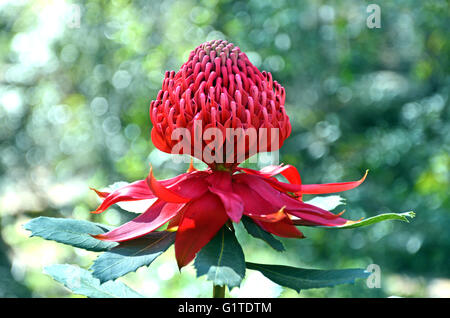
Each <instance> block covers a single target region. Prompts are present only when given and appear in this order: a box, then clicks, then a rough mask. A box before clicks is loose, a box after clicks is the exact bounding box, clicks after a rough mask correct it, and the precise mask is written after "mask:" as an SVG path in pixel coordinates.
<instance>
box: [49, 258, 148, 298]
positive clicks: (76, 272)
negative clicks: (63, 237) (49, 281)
mask: <svg viewBox="0 0 450 318" xmlns="http://www.w3.org/2000/svg"><path fill="white" fill-rule="evenodd" d="M44 273H45V274H47V275H49V276H51V277H52V278H53V279H54V280H56V281H57V282H59V283H61V284H63V285H64V286H66V287H67V288H68V289H70V290H71V291H72V292H73V293H74V294H78V295H83V296H87V297H90V298H142V297H143V296H142V295H141V294H139V293H138V292H136V291H134V290H133V289H131V288H130V287H128V286H127V285H125V284H124V283H122V282H112V281H110V282H107V283H104V284H100V281H99V280H98V279H97V278H95V277H93V276H92V274H91V273H90V272H89V271H87V270H85V269H82V268H80V267H78V266H74V265H69V264H56V265H50V266H47V267H45V268H44Z"/></svg>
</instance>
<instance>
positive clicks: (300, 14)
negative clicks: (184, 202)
mask: <svg viewBox="0 0 450 318" xmlns="http://www.w3.org/2000/svg"><path fill="white" fill-rule="evenodd" d="M370 3H371V2H367V1H356V0H355V1H350V0H345V1H311V0H309V1H290V0H276V1H273V0H252V1H225V0H223V1H220V0H215V1H206V0H205V1H199V2H196V1H190V0H187V1H171V0H165V1H133V2H131V1H117V0H115V1H106V0H105V1H80V2H77V1H74V2H64V1H62V0H54V1H0V154H1V156H0V221H1V238H0V297H5V296H8V297H9V296H18V297H70V293H69V292H68V291H67V290H65V289H64V288H63V287H61V286H59V285H58V284H57V283H56V282H54V281H53V280H52V279H51V278H49V277H48V276H46V275H44V274H43V273H42V269H43V267H44V266H46V265H50V264H54V263H70V264H78V265H80V266H82V267H85V268H87V267H89V266H90V265H91V264H92V261H93V260H94V259H95V257H96V254H95V253H91V252H85V251H82V250H79V249H75V248H72V247H67V246H63V245H60V244H58V243H54V242H49V241H44V240H43V239H40V238H31V239H29V238H28V234H29V233H28V232H27V231H25V230H23V229H22V225H23V224H24V223H26V222H27V221H28V220H30V219H31V218H34V217H37V216H40V215H45V216H51V217H64V218H75V219H87V220H92V221H95V222H101V223H105V224H109V225H117V224H119V223H120V222H122V221H123V220H121V217H120V214H119V210H118V208H117V207H115V208H111V209H109V210H108V211H107V212H105V213H103V214H102V215H92V214H90V213H89V211H91V210H94V209H95V207H96V206H97V204H98V200H97V198H96V196H95V194H94V193H93V192H91V191H89V186H91V187H96V188H100V189H101V188H103V187H105V186H107V185H109V184H111V183H113V182H116V181H128V182H131V181H134V180H137V179H142V178H143V177H145V176H146V174H147V173H148V168H149V163H150V162H151V163H152V164H153V166H154V173H155V175H156V177H157V178H165V177H171V176H175V175H176V174H178V173H180V172H181V171H183V170H184V169H185V168H186V167H187V165H184V164H179V165H174V164H173V163H172V162H171V161H170V159H169V158H167V156H165V155H163V154H162V153H160V152H159V151H157V150H155V148H154V146H153V145H152V143H151V140H150V137H149V136H150V133H149V131H150V128H151V124H150V120H149V116H148V108H149V104H150V101H151V100H152V99H154V98H155V97H156V94H157V92H158V90H159V89H160V88H161V83H162V79H163V74H164V72H165V71H166V70H178V69H179V67H180V66H181V65H182V63H183V62H184V61H185V60H186V59H187V57H188V55H189V52H190V51H191V50H192V49H194V48H195V47H196V46H198V45H199V44H201V43H202V42H204V41H206V40H212V39H218V38H222V39H227V40H229V41H231V42H233V43H235V44H236V45H238V46H239V47H240V48H241V49H242V50H243V51H244V52H246V53H247V54H248V56H249V58H250V60H251V61H252V62H253V63H254V64H255V65H256V66H257V67H258V68H259V69H260V70H267V71H270V72H272V74H273V76H274V78H275V79H276V80H277V81H278V82H280V83H281V84H282V85H283V86H284V87H285V88H286V92H287V101H286V108H287V113H288V115H289V116H290V119H291V123H292V127H293V131H292V135H291V136H290V138H289V139H288V140H287V141H286V143H285V145H284V146H283V148H282V150H281V154H280V156H281V158H280V159H281V161H282V162H284V163H288V164H293V165H295V166H296V167H297V168H298V169H299V171H300V173H301V175H302V179H303V181H304V182H305V183H323V182H338V181H351V180H357V179H359V178H360V177H361V176H362V174H363V173H364V171H365V169H370V173H369V176H368V178H367V180H366V181H365V183H364V184H363V185H361V186H360V187H359V188H357V189H355V190H352V191H349V192H345V193H343V194H342V196H343V197H345V198H346V202H347V205H346V207H345V208H346V211H347V212H346V214H345V215H346V217H347V218H350V219H359V218H361V217H369V216H373V215H375V214H378V213H384V212H404V211H409V210H414V211H415V212H416V215H417V216H416V218H415V219H413V220H412V222H411V223H409V224H407V223H402V222H395V221H392V222H384V223H379V224H376V225H374V226H372V227H367V228H360V229H354V230H341V231H339V230H326V229H313V228H306V229H304V233H305V235H306V236H307V239H305V240H289V239H285V240H283V242H284V243H285V245H286V247H287V252H284V253H282V254H280V253H278V252H276V251H274V250H271V249H270V247H267V246H266V245H264V243H262V242H260V241H257V240H255V239H252V238H250V237H249V236H247V235H245V233H244V232H242V231H239V233H240V234H239V235H240V236H239V239H240V240H241V243H242V244H243V245H244V251H245V255H246V258H247V259H248V260H249V261H253V262H261V263H276V264H282V265H291V266H300V267H309V268H322V269H332V268H351V267H362V268H366V267H367V266H368V265H369V264H377V265H379V267H380V270H381V288H368V287H367V286H366V283H365V281H361V280H360V281H358V282H357V283H356V284H355V285H344V286H339V287H335V288H325V289H315V290H309V291H304V292H301V294H300V297H312V296H318V297H388V296H403V297H410V296H413V297H414V296H416V297H417V296H420V297H442V296H445V297H450V266H449V265H450V234H449V233H450V231H449V228H450V218H449V216H450V200H449V179H450V176H449V170H450V154H449V153H450V107H449V88H450V61H449V57H450V38H449V36H448V27H449V24H450V8H449V4H448V1H443V0H442V1H439V0H435V1H418V0H416V1H380V2H379V3H378V4H379V5H380V7H381V28H379V29H377V28H374V29H370V28H368V27H367V26H366V19H367V17H368V16H369V13H367V12H366V9H367V6H368V4H370ZM74 5H75V6H74ZM77 8H79V9H80V13H81V17H80V24H79V25H76V22H77V21H76V12H77ZM239 230H242V228H241V227H240V228H239ZM173 254H174V252H173V248H171V249H169V250H168V252H166V253H165V254H164V255H163V256H162V257H160V258H159V259H158V260H157V261H155V262H154V263H153V264H152V265H151V267H150V269H147V268H143V269H140V270H138V272H137V273H131V274H128V275H127V276H126V277H124V278H123V279H122V280H123V281H124V282H126V283H127V284H129V285H130V286H132V287H133V288H135V289H136V290H138V291H139V292H141V293H142V294H145V295H146V296H149V297H177V296H178V297H199V296H210V293H211V286H210V283H209V282H207V281H206V280H205V279H204V278H201V279H196V278H195V271H194V269H193V266H192V265H191V266H188V267H187V268H186V269H184V270H183V271H182V273H181V274H179V273H178V270H177V267H176V262H175V259H174V255H173ZM248 274H249V275H248V279H247V280H246V282H245V283H244V285H243V287H242V288H241V289H240V290H238V289H234V290H233V291H232V293H231V295H232V296H235V297H236V296H247V297H250V296H282V297H297V296H298V295H297V293H296V292H294V291H293V290H290V289H282V288H280V287H279V286H276V285H273V284H270V283H268V282H267V281H266V280H264V279H262V278H261V277H260V276H258V275H257V274H256V273H255V272H251V271H248Z"/></svg>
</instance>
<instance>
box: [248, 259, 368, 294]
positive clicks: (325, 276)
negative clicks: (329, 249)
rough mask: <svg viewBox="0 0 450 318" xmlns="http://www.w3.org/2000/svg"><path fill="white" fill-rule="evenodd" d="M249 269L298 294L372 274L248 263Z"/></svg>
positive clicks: (363, 271) (353, 280) (359, 270)
mask: <svg viewBox="0 0 450 318" xmlns="http://www.w3.org/2000/svg"><path fill="white" fill-rule="evenodd" d="M246 265H247V268H248V269H253V270H257V271H259V272H261V273H262V274H263V275H264V276H266V277H267V278H268V279H270V280H271V281H273V282H274V283H277V284H279V285H281V286H285V287H289V288H292V289H294V290H296V291H297V292H300V290H302V289H310V288H323V287H331V286H335V285H339V284H349V283H354V282H355V279H357V278H367V277H369V275H370V273H369V272H366V271H365V270H364V269H336V270H320V269H305V268H296V267H291V266H283V265H266V264H256V263H249V262H247V263H246Z"/></svg>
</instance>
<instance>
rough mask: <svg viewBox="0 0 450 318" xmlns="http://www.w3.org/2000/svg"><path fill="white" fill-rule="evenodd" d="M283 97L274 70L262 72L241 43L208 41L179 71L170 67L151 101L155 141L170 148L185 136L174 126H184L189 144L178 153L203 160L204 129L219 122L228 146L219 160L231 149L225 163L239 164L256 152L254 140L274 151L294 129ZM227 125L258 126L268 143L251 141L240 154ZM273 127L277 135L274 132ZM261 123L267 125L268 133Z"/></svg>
mask: <svg viewBox="0 0 450 318" xmlns="http://www.w3.org/2000/svg"><path fill="white" fill-rule="evenodd" d="M284 101H285V90H284V88H283V87H282V86H281V85H280V84H278V83H277V81H274V80H273V79H272V75H271V74H270V73H268V72H265V71H263V72H260V71H259V70H258V69H257V68H256V67H255V66H254V65H253V64H252V63H251V62H250V61H249V59H248V58H247V56H246V54H245V53H243V52H241V50H240V49H239V47H237V46H235V45H234V44H233V43H228V42H227V41H222V40H216V41H211V42H206V43H203V44H202V45H200V46H198V47H197V48H196V49H195V50H194V51H192V52H191V54H190V55H189V59H188V61H187V62H186V63H184V64H183V65H182V66H181V68H180V70H179V71H178V72H177V73H175V72H174V71H171V72H166V74H165V78H164V81H163V85H162V89H161V90H160V91H159V93H158V95H157V97H156V100H154V101H152V102H151V104H150V118H151V121H152V123H153V129H152V133H151V136H152V141H153V143H154V145H155V146H156V147H157V148H158V149H160V150H162V151H164V152H168V153H171V152H172V151H173V150H174V147H175V145H176V144H178V143H179V141H180V139H181V138H180V136H179V134H174V135H173V133H174V131H175V130H176V129H177V128H185V129H187V131H188V132H189V135H190V136H189V138H190V140H188V142H189V145H190V147H189V149H188V150H186V149H183V150H181V151H179V150H176V153H177V154H178V153H188V154H189V155H193V156H195V157H197V158H198V159H200V160H203V159H204V158H202V154H203V150H204V148H205V147H207V146H208V141H207V140H206V141H205V140H204V138H202V137H203V136H202V132H203V131H205V130H206V129H208V128H218V129H220V131H221V132H222V136H223V139H222V140H220V141H219V145H220V146H219V147H223V148H224V149H223V157H221V158H220V159H221V160H220V162H221V163H224V162H225V161H226V158H225V156H226V154H227V153H230V152H231V151H233V153H232V156H233V155H234V156H233V158H232V160H231V161H232V164H228V165H227V166H232V165H235V164H239V163H240V162H242V161H244V160H245V159H247V158H248V157H249V156H250V155H252V153H251V149H249V148H251V147H252V146H254V149H255V151H256V152H260V151H275V150H278V149H279V148H280V147H281V146H282V144H283V142H284V140H285V139H286V138H287V137H288V136H289V135H290V133H291V124H290V122H289V117H288V116H287V115H286V111H285V109H284ZM227 128H233V129H235V130H236V129H239V128H242V132H243V133H245V132H250V131H251V130H252V129H254V131H256V132H257V133H259V136H258V137H259V138H264V143H261V142H258V141H261V140H253V142H254V143H255V144H254V145H251V144H248V143H247V144H246V145H245V150H244V152H245V153H243V154H242V157H238V153H237V151H235V150H236V149H235V148H233V149H226V146H227V145H228V144H227V141H230V140H229V139H230V138H235V137H231V136H230V135H228V136H227V132H226V129H227ZM271 128H275V129H276V131H277V135H274V134H271ZM262 129H266V131H267V134H266V135H264V136H263V134H262V133H261V131H262ZM236 138H237V137H236ZM246 138H249V137H248V136H247V137H246ZM185 142H186V140H185ZM250 142H252V141H250ZM236 143H237V142H236ZM219 147H218V148H219ZM228 148H231V147H228ZM204 161H205V160H204ZM210 165H211V164H210ZM211 166H214V164H212V165H211Z"/></svg>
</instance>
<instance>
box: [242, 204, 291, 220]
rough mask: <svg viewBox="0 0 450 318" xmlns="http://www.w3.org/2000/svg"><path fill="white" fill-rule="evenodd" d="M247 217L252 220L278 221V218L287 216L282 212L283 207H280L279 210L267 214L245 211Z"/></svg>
mask: <svg viewBox="0 0 450 318" xmlns="http://www.w3.org/2000/svg"><path fill="white" fill-rule="evenodd" d="M246 215H248V216H249V217H251V218H252V219H254V220H259V221H263V222H269V223H273V222H279V221H280V220H282V219H284V218H286V217H288V216H287V215H286V212H284V207H282V208H281V209H280V210H278V211H277V212H275V213H269V214H254V213H246Z"/></svg>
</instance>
